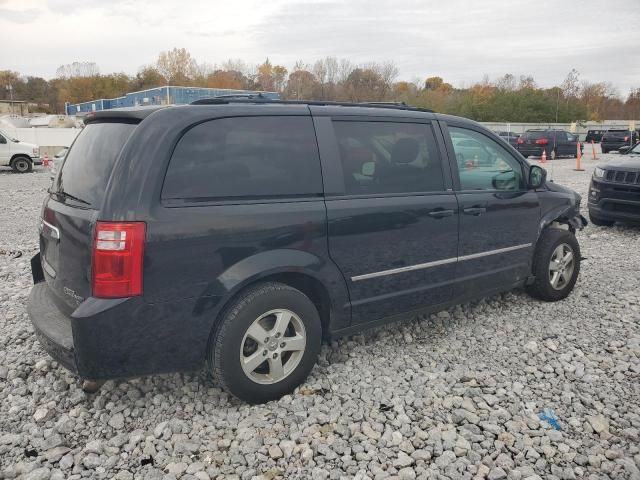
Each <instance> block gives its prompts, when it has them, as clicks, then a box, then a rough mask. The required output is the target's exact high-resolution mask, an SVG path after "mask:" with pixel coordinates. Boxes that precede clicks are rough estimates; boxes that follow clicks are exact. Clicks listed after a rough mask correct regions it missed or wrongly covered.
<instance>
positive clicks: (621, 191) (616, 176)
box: [588, 143, 640, 226]
mask: <svg viewBox="0 0 640 480" xmlns="http://www.w3.org/2000/svg"><path fill="white" fill-rule="evenodd" d="M588 207H589V217H590V219H591V222H592V223H593V224H594V225H600V226H611V225H613V223H614V222H615V221H626V222H640V143H638V144H636V145H635V146H634V147H633V148H632V149H630V150H628V151H627V152H626V154H625V156H624V157H621V158H620V159H619V160H616V161H614V162H608V163H601V164H599V165H598V166H596V168H595V169H594V171H593V176H592V178H591V186H590V188H589V202H588Z"/></svg>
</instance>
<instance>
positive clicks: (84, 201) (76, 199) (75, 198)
mask: <svg viewBox="0 0 640 480" xmlns="http://www.w3.org/2000/svg"><path fill="white" fill-rule="evenodd" d="M52 193H53V194H54V195H59V196H61V197H63V198H68V199H70V200H75V201H76V202H79V203H84V204H85V205H89V206H91V204H90V203H89V202H87V201H86V200H83V199H81V198H78V197H75V196H73V195H71V194H70V193H67V192H65V191H64V190H58V191H57V192H52Z"/></svg>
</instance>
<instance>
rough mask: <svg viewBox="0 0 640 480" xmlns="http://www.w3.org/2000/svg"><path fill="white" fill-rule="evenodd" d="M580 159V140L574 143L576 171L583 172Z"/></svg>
mask: <svg viewBox="0 0 640 480" xmlns="http://www.w3.org/2000/svg"><path fill="white" fill-rule="evenodd" d="M581 160H582V150H581V149H580V142H577V143H576V168H574V170H575V171H576V172H584V168H582V167H581V165H580V162H581Z"/></svg>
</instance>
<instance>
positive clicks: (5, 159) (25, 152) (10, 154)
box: [0, 130, 42, 173]
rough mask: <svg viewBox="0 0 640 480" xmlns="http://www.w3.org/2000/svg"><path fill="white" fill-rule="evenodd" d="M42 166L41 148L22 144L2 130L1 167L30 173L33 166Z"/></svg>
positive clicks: (0, 132)
mask: <svg viewBox="0 0 640 480" xmlns="http://www.w3.org/2000/svg"><path fill="white" fill-rule="evenodd" d="M40 164H42V159H41V158H40V147H38V145H35V144H33V143H27V142H21V141H20V140H18V139H17V138H13V137H12V136H11V135H9V134H8V133H6V132H3V131H2V130H0V166H5V167H11V168H12V169H13V171H14V172H19V173H25V172H30V171H31V169H32V168H33V165H40Z"/></svg>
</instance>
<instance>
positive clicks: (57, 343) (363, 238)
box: [28, 99, 586, 402]
mask: <svg viewBox="0 0 640 480" xmlns="http://www.w3.org/2000/svg"><path fill="white" fill-rule="evenodd" d="M85 123H86V127H85V128H84V130H83V131H82V132H81V133H80V135H79V136H78V137H77V139H76V140H75V143H74V144H73V145H72V146H71V149H70V150H69V152H68V154H67V157H66V159H65V162H64V163H63V165H62V166H61V171H60V173H59V174H58V175H57V176H56V179H55V181H54V184H53V186H52V188H51V191H50V193H49V194H48V196H47V197H46V199H45V200H44V205H43V208H42V218H41V221H40V253H39V254H38V255H36V256H35V257H34V258H33V260H32V270H33V276H34V281H35V286H34V287H33V289H32V291H31V294H30V297H29V301H28V310H29V315H30V317H31V321H32V323H33V325H34V329H35V332H36V334H37V335H38V338H39V339H40V342H41V344H42V345H43V347H44V348H45V349H46V350H47V351H48V352H49V353H50V354H51V355H52V356H53V357H54V358H56V359H57V360H58V361H59V362H60V363H61V364H63V365H65V366H66V367H67V368H69V369H71V370H73V371H74V372H77V373H78V375H79V376H80V377H81V378H83V379H85V380H88V381H91V382H86V383H85V385H86V386H91V387H92V388H93V387H95V385H96V383H97V382H96V381H98V380H102V379H107V378H114V377H130V376H136V375H144V374H153V373H159V372H172V371H183V370H192V369H198V368H201V366H202V365H203V363H206V364H207V368H208V369H209V371H210V372H211V373H212V374H213V375H214V377H215V378H216V379H217V381H218V382H219V384H220V385H221V386H222V387H224V388H225V389H226V390H228V391H229V392H231V393H232V394H233V395H236V396H237V397H239V398H241V399H244V400H247V401H250V402H263V401H267V400H271V399H275V398H278V397H280V396H281V395H283V394H285V393H287V392H291V391H292V390H293V389H294V388H295V387H296V386H297V385H299V384H300V383H301V382H303V381H304V379H305V378H306V376H307V375H308V374H309V372H310V371H311V369H312V368H313V365H314V364H315V362H316V358H317V355H318V352H319V349H320V343H321V339H322V338H323V337H325V338H326V337H331V336H337V335H345V334H350V333H353V332H357V331H359V330H362V329H363V328H366V327H371V326H374V325H380V324H382V323H385V322H387V321H389V320H390V319H394V318H406V317H407V316H408V315H411V314H413V313H415V312H433V311H437V310H441V309H443V308H447V307H448V306H451V305H453V304H458V303H460V302H465V301H469V300H472V299H477V298H481V297H485V296H487V295H493V294H496V293H498V292H503V291H507V290H510V289H512V288H515V287H520V286H525V287H526V288H527V290H528V291H529V292H531V293H532V294H533V295H534V296H536V297H538V298H540V299H542V300H546V301H556V300H560V299H562V298H564V297H566V296H567V295H568V294H569V293H570V292H571V290H572V289H573V287H574V284H575V282H576V279H577V277H578V272H579V270H580V258H581V257H580V247H579V245H578V242H577V240H576V238H575V236H574V233H575V231H576V229H580V228H582V227H583V226H584V225H585V224H586V220H584V218H582V217H581V216H580V214H579V206H580V196H579V195H578V194H577V193H575V192H574V191H572V190H569V189H567V188H564V187H561V186H559V185H557V184H555V183H547V182H545V172H544V170H542V169H541V168H540V167H538V166H530V165H529V164H527V162H525V161H524V160H523V159H522V157H521V156H520V155H518V153H517V152H516V150H515V149H513V148H512V147H511V146H509V145H508V144H506V143H505V142H504V141H502V140H501V139H500V138H499V137H498V136H496V135H495V134H493V133H491V132H490V131H488V130H486V129H485V128H483V127H482V126H481V125H479V124H477V123H475V122H472V121H470V120H466V119H463V118H457V117H452V116H447V115H438V114H434V113H431V112H429V111H425V110H419V109H414V108H409V107H401V106H373V105H368V106H367V105H366V104H362V105H358V104H329V103H311V102H310V103H299V102H278V101H262V100H260V101H258V100H247V99H245V100H241V99H237V100H233V99H223V100H221V99H211V100H209V101H198V102H196V104H194V105H188V106H173V107H153V108H143V109H136V110H127V111H117V110H107V111H102V112H98V113H95V114H91V115H89V116H87V117H86V118H85ZM463 140H469V141H473V142H476V143H478V144H480V145H481V146H482V151H483V152H485V153H486V155H487V156H486V157H483V161H482V162H481V163H480V162H477V161H476V158H475V156H476V155H477V153H472V152H476V151H475V150H465V149H462V150H461V151H458V149H457V147H456V145H457V144H460V143H461V142H462V141H463Z"/></svg>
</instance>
